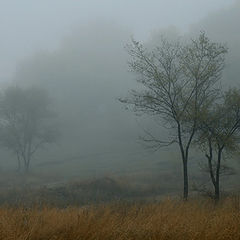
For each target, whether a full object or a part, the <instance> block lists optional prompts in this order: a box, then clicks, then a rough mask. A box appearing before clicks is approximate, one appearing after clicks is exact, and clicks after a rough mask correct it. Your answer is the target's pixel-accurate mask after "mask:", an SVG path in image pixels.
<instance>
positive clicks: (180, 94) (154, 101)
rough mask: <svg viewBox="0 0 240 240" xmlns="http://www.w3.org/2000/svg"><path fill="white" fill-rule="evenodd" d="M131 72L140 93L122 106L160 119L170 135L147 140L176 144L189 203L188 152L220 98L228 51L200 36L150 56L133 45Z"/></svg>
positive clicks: (158, 144)
mask: <svg viewBox="0 0 240 240" xmlns="http://www.w3.org/2000/svg"><path fill="white" fill-rule="evenodd" d="M127 49H128V52H129V55H130V57H131V60H130V62H129V66H130V69H131V70H132V71H133V72H134V73H136V74H137V76H138V78H137V81H138V82H139V83H141V85H142V90H138V91H134V90H133V91H131V95H130V96H129V97H128V98H125V99H120V101H121V102H123V103H126V104H128V105H129V106H132V107H133V111H135V112H142V113H146V114H150V115H153V116H159V117H160V119H161V120H162V123H163V125H164V126H165V127H166V128H167V129H169V130H170V131H171V137H170V138H169V140H167V141H162V139H159V137H157V136H154V135H153V134H152V133H148V134H147V137H146V138H144V140H145V141H146V142H148V143H151V144H153V145H154V146H156V147H161V146H167V145H170V144H173V143H177V144H178V146H179V149H180V153H181V159H182V164H183V180H184V190H183V197H184V199H187V198H188V159H189V149H190V146H191V144H192V141H193V139H194V135H195V133H196V131H197V129H198V118H199V115H201V112H202V111H203V109H205V107H206V106H207V105H208V104H209V102H211V101H212V99H213V98H214V97H215V95H216V90H215V89H214V86H215V84H216V82H217V81H218V80H219V79H220V77H221V73H222V70H223V68H224V60H225V54H226V52H227V49H226V47H225V46H223V45H221V44H218V43H214V42H211V41H210V40H209V39H208V38H207V37H206V35H205V33H201V34H200V35H199V37H198V38H196V39H192V40H191V41H190V42H189V43H187V44H182V43H180V42H172V41H168V40H166V39H162V40H161V42H160V44H159V46H156V47H155V48H154V49H153V50H152V51H150V50H148V49H147V48H145V47H144V46H143V45H142V44H140V43H139V42H137V41H135V40H132V43H131V44H129V45H128V47H127Z"/></svg>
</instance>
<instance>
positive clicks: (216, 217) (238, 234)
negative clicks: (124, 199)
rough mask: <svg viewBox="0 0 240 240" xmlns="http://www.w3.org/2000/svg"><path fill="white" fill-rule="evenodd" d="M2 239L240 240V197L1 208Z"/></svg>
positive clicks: (0, 230) (0, 231)
mask: <svg viewBox="0 0 240 240" xmlns="http://www.w3.org/2000/svg"><path fill="white" fill-rule="evenodd" d="M0 239H4V240H10V239H11V240H16V239H19V240H50V239H51V240H63V239H65V240H78V239H79V240H80V239H81V240H83V239H84V240H85V239H86V240H90V239H91V240H93V239H94V240H97V239H98V240H101V239H103V240H110V239H111V240H113V239H114V240H123V239H131V240H133V239H139V240H140V239H141V240H145V239H149V240H150V239H151V240H157V239H168V240H170V239H183V240H188V239H240V205H239V198H233V197H232V198H229V199H226V200H224V201H223V202H221V203H219V204H218V205H217V206H216V205H214V204H213V203H212V202H210V201H207V200H198V201H196V200H191V201H188V202H181V201H180V200H164V201H162V202H161V203H156V204H152V203H145V204H137V203H136V204H132V203H131V204H130V203H115V204H106V205H95V206H89V207H84V208H66V209H57V208H47V207H46V208H41V209H40V208H34V209H24V208H15V209H14V208H7V207H2V208H1V209H0Z"/></svg>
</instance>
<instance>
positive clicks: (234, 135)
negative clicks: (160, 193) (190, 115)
mask: <svg viewBox="0 0 240 240" xmlns="http://www.w3.org/2000/svg"><path fill="white" fill-rule="evenodd" d="M199 120H200V124H199V130H198V134H197V135H198V138H196V143H197V147H198V146H199V145H200V146H201V150H202V151H203V152H204V153H205V156H206V158H207V161H208V172H209V174H210V177H211V182H212V184H213V186H214V196H215V199H216V200H217V201H218V200H219V197H220V175H221V174H229V173H231V172H232V171H231V172H229V170H231V169H229V168H227V167H226V166H225V165H223V164H222V156H223V153H224V151H225V153H226V154H229V153H234V152H236V151H238V148H239V142H240V90H238V89H229V90H228V91H226V92H224V94H223V96H222V97H221V98H220V99H217V101H216V102H214V103H212V104H210V105H209V106H208V107H207V108H206V110H205V112H203V113H202V115H201V116H200V118H199Z"/></svg>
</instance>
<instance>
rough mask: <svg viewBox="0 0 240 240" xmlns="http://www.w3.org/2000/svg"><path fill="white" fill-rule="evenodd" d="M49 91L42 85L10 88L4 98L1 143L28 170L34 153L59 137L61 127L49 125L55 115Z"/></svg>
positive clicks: (0, 105) (0, 101)
mask: <svg viewBox="0 0 240 240" xmlns="http://www.w3.org/2000/svg"><path fill="white" fill-rule="evenodd" d="M49 105H50V99H49V96H48V94H47V92H46V91H44V90H43V89H38V88H29V89H21V88H19V87H9V88H7V89H6V90H5V91H4V92H3V93H2V96H1V99H0V120H1V125H0V142H1V144H2V146H4V147H6V148H7V149H9V150H11V151H12V152H13V153H14V154H15V155H16V157H17V160H18V170H20V168H21V164H23V166H24V170H25V171H26V172H28V171H29V166H30V162H31V159H32V156H33V155H34V153H35V152H36V151H37V150H38V149H39V148H40V147H42V146H43V145H44V144H48V143H52V142H54V141H55V140H56V136H57V129H56V127H55V126H54V125H53V124H52V125H51V124H49V119H51V118H52V117H54V114H53V112H52V111H51V110H50V108H49Z"/></svg>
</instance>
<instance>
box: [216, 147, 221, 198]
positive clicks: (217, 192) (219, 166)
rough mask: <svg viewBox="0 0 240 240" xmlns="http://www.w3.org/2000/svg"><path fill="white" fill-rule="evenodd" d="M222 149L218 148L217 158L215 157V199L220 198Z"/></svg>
mask: <svg viewBox="0 0 240 240" xmlns="http://www.w3.org/2000/svg"><path fill="white" fill-rule="evenodd" d="M222 150H223V148H218V159H217V169H216V178H215V179H216V184H215V201H217V202H218V201H219V199H220V169H221V160H222Z"/></svg>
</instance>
